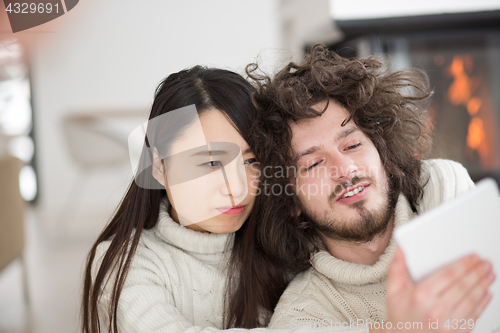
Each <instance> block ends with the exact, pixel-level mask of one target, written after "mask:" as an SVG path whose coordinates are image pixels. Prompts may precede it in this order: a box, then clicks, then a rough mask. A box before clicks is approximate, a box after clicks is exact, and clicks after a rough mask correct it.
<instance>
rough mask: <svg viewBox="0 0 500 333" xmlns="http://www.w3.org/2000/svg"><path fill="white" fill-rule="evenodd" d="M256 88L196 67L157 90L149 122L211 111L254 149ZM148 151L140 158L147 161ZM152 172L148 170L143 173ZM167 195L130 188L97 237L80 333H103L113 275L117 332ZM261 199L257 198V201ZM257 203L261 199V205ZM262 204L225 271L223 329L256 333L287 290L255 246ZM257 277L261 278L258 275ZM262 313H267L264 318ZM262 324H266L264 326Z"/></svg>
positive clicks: (112, 314)
mask: <svg viewBox="0 0 500 333" xmlns="http://www.w3.org/2000/svg"><path fill="white" fill-rule="evenodd" d="M253 92H254V88H253V87H252V86H251V85H250V84H249V83H248V82H247V81H245V79H243V77H241V76H240V75H238V74H236V73H233V72H230V71H227V70H221V69H214V68H205V67H200V66H196V67H193V68H191V69H187V70H183V71H180V72H178V73H175V74H172V75H170V76H168V77H167V78H166V79H165V80H164V81H163V82H162V83H161V84H160V85H159V86H158V88H157V89H156V92H155V98H154V102H153V105H152V108H151V114H150V117H149V119H153V118H155V117H157V116H159V115H162V114H164V113H166V112H169V111H172V110H176V109H179V108H182V107H185V106H188V105H192V104H195V105H196V108H197V110H198V113H201V112H203V111H206V110H209V109H217V110H219V111H220V112H222V113H223V114H224V115H225V116H226V117H227V118H228V120H229V121H230V123H231V124H233V126H234V127H235V128H236V129H237V130H238V132H239V133H240V134H241V135H242V137H243V138H244V139H245V140H246V141H247V143H248V144H249V145H250V147H252V141H251V135H250V127H251V125H252V123H254V117H255V110H254V106H253V104H252V102H251V95H252V94H253ZM145 155H146V154H145V152H143V156H142V158H145ZM148 172H149V173H150V172H151V168H149V169H146V171H145V173H148ZM165 196H166V193H165V190H164V189H161V190H155V189H145V188H142V187H139V186H138V185H137V184H136V183H135V181H132V183H131V184H130V186H129V188H128V191H127V193H126V195H125V196H124V198H123V200H122V202H121V204H120V205H119V207H118V208H117V210H116V213H115V215H114V216H113V218H112V219H111V221H110V222H109V223H108V225H107V226H106V228H105V229H104V230H103V231H102V233H101V234H100V235H99V237H98V238H97V240H96V242H95V243H94V245H93V246H92V248H91V250H90V253H89V255H88V258H87V262H86V268H85V277H84V288H83V300H82V332H84V333H98V332H100V329H101V324H100V322H99V313H98V303H99V297H100V294H101V289H102V287H103V286H104V285H105V283H106V282H107V279H108V277H109V275H110V274H111V272H112V271H113V273H114V274H116V279H115V280H114V284H113V286H112V296H111V303H110V307H109V309H107V311H108V314H107V315H108V318H109V323H108V324H109V328H108V329H109V331H110V332H113V333H117V332H118V325H117V309H118V301H119V298H120V294H121V291H122V289H123V285H124V283H125V279H126V277H127V272H128V270H129V267H130V263H131V261H132V258H133V256H134V253H135V251H136V249H137V245H138V243H139V238H140V236H141V233H142V231H143V230H144V229H151V228H153V227H155V226H156V224H157V223H158V215H159V210H160V202H161V200H162V199H163V197H165ZM257 199H258V198H257ZM257 201H258V200H257ZM258 205H259V204H258V202H257V203H256V205H255V207H254V209H253V212H252V213H251V215H250V217H249V218H248V220H247V221H246V223H245V224H244V225H243V227H242V228H241V229H240V230H239V231H237V232H236V235H235V238H234V246H233V248H232V250H231V260H230V265H229V269H228V277H229V278H228V282H227V287H226V294H225V296H226V297H225V306H224V326H225V327H226V328H229V327H245V328H252V327H257V326H260V325H262V324H265V323H266V322H267V320H268V319H269V316H265V315H264V316H263V313H264V314H269V313H271V312H272V310H273V309H274V306H275V305H276V303H277V301H278V299H279V297H280V295H281V293H282V292H283V290H284V288H285V287H286V281H285V274H284V272H283V271H282V270H280V269H279V265H274V263H273V262H271V261H270V260H268V258H267V256H266V255H265V253H264V252H263V251H262V250H261V248H260V247H258V246H255V245H254V237H253V234H254V232H253V231H252V230H254V229H255V226H256V222H257V217H256V214H255V212H256V210H258ZM103 241H111V243H110V245H109V248H108V250H107V251H106V254H105V255H104V258H103V259H102V263H101V264H100V267H99V268H98V271H97V272H96V273H94V274H92V272H91V268H92V263H93V262H94V260H95V259H96V258H95V256H96V249H97V246H98V245H99V244H100V243H102V242H103ZM257 270H258V273H259V274H258V275H257V274H256V272H257ZM263 311H264V312H263ZM262 320H264V322H262Z"/></svg>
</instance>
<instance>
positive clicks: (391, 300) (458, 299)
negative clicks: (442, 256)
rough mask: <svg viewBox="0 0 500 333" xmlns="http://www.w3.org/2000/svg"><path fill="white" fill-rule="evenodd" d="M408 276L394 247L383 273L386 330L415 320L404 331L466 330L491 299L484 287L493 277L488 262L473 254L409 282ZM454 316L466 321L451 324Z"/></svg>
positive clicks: (400, 256) (463, 331)
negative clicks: (390, 325)
mask: <svg viewBox="0 0 500 333" xmlns="http://www.w3.org/2000/svg"><path fill="white" fill-rule="evenodd" d="M408 276H409V275H408V271H407V268H406V262H405V259H404V255H403V252H402V251H401V250H400V249H399V248H398V249H397V251H396V256H395V258H394V261H393V262H392V264H391V266H390V267H389V272H388V277H387V316H388V322H390V323H391V324H392V329H389V330H387V332H389V331H390V332H398V330H395V328H396V325H397V324H398V323H403V324H405V323H415V322H421V323H422V325H421V326H420V327H419V329H417V330H414V329H413V328H412V329H410V330H407V331H406V332H410V331H411V332H413V331H418V332H433V333H437V332H461V333H467V332H470V331H471V330H472V329H473V326H472V325H470V326H469V323H471V324H473V323H475V322H476V320H477V319H478V318H479V316H480V315H481V313H482V312H483V310H484V309H485V308H486V306H487V305H488V303H489V302H490V300H491V294H490V293H489V292H488V288H489V287H490V285H491V284H492V283H493V281H494V280H495V274H494V273H493V270H492V266H491V264H490V263H489V262H488V261H485V260H481V259H480V258H479V257H478V256H477V255H469V256H467V257H464V258H462V259H460V260H458V261H456V262H454V263H452V264H450V265H448V266H446V267H444V268H442V269H440V270H439V271H437V272H435V273H433V274H431V275H429V276H428V277H426V278H425V279H423V280H422V281H420V282H419V283H417V284H415V285H413V286H411V285H409V284H408ZM457 320H458V323H464V322H465V323H467V324H466V325H454V324H453V323H457ZM436 322H437V325H433V327H429V323H436ZM446 323H448V325H446ZM465 326H466V327H465ZM460 328H463V329H460ZM401 331H405V330H404V329H402V330H401ZM379 332H384V330H380V331H379Z"/></svg>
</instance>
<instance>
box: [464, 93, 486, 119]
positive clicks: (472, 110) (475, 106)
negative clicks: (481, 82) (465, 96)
mask: <svg viewBox="0 0 500 333" xmlns="http://www.w3.org/2000/svg"><path fill="white" fill-rule="evenodd" d="M481 104H483V101H481V99H480V98H479V97H472V98H471V100H470V101H469V103H467V111H468V112H469V114H470V115H471V117H474V116H475V115H476V113H477V111H479V108H480V107H481Z"/></svg>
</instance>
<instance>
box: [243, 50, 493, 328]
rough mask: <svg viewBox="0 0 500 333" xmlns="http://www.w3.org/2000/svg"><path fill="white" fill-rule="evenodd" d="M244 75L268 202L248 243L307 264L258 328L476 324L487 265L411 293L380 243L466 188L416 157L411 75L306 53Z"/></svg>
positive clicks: (441, 276) (421, 132) (475, 264)
mask: <svg viewBox="0 0 500 333" xmlns="http://www.w3.org/2000/svg"><path fill="white" fill-rule="evenodd" d="M250 76H251V77H253V78H254V79H257V82H258V84H260V87H259V88H260V89H259V93H258V94H257V95H256V96H255V101H256V104H257V105H258V107H259V108H260V115H261V116H260V120H259V123H258V124H257V125H258V126H257V128H256V133H255V134H256V137H257V138H260V140H261V143H260V144H259V146H260V147H262V148H261V149H260V151H257V152H256V155H257V157H258V158H259V159H260V161H261V163H262V164H263V165H266V166H273V168H274V169H275V170H274V172H266V170H265V168H263V169H264V177H263V178H262V179H261V180H262V181H263V187H264V189H266V188H267V189H270V190H269V191H268V192H267V194H271V195H270V196H268V197H266V198H265V200H262V202H263V203H262V208H261V209H262V223H261V224H260V225H259V226H258V228H260V230H258V235H260V242H261V244H262V245H263V246H264V247H265V248H266V249H267V250H268V251H269V253H272V254H273V255H274V256H275V257H276V259H278V260H281V261H282V262H283V263H284V265H287V266H288V267H290V268H291V269H292V270H300V269H301V268H303V267H305V266H306V265H307V263H306V261H307V262H309V259H310V264H311V265H312V267H311V268H310V269H308V270H307V271H305V272H302V273H300V274H298V275H297V276H296V277H295V279H294V280H293V281H292V282H291V283H290V285H289V287H288V288H287V290H286V291H285V293H284V294H283V296H282V298H281V299H280V301H279V303H278V305H277V307H276V309H275V313H274V316H273V318H272V320H271V323H270V326H269V327H271V328H279V327H290V328H294V327H301V326H309V327H322V326H332V327H334V326H335V327H351V328H352V327H353V324H354V326H356V328H359V325H362V326H363V327H367V329H369V330H370V332H376V331H378V330H380V331H385V330H388V331H395V329H396V328H398V329H401V328H403V329H408V330H409V331H412V330H418V331H426V330H428V331H432V332H437V331H439V330H445V327H444V325H445V323H446V320H447V319H449V320H454V319H457V320H463V319H465V320H469V319H473V320H475V319H477V318H478V316H479V315H480V314H481V312H482V310H483V309H484V308H485V307H486V305H487V304H488V302H489V300H490V298H491V296H490V295H489V294H488V287H489V286H490V285H491V283H492V282H493V280H494V278H495V276H494V274H493V272H492V267H491V265H490V264H489V263H488V262H485V261H482V260H480V259H479V258H477V257H476V256H469V257H467V258H464V259H462V260H460V261H457V262H456V263H453V264H451V265H449V266H447V267H445V268H443V269H442V270H440V271H438V272H436V273H434V274H432V275H431V276H430V277H428V278H426V279H425V280H423V281H421V282H419V283H417V284H413V283H411V282H408V281H409V279H408V277H407V271H406V267H405V263H404V258H403V256H402V254H401V252H400V251H399V250H397V246H396V243H395V241H394V240H393V238H392V234H393V230H394V228H395V227H397V226H399V225H402V224H404V223H406V222H407V221H408V220H410V219H411V218H412V217H413V216H414V215H415V214H419V213H422V212H425V211H427V210H429V209H431V208H433V207H435V206H437V205H439V204H440V203H442V202H444V201H446V200H450V199H452V198H454V197H456V196H457V195H459V194H460V193H463V192H465V191H467V190H469V189H470V188H472V187H473V186H474V184H473V182H472V181H471V180H470V178H469V176H468V174H467V171H466V170H465V169H464V168H463V167H462V166H461V165H459V164H458V163H455V162H452V161H446V160H428V161H424V160H422V157H423V156H424V155H425V153H426V151H427V150H428V148H429V146H430V144H429V142H430V140H429V139H428V133H427V132H426V128H425V124H426V123H425V121H426V119H425V106H426V105H425V102H426V100H427V99H428V97H429V96H430V93H428V92H427V91H428V89H427V85H426V80H425V79H424V76H423V75H422V73H420V72H418V71H416V70H407V71H401V72H396V73H388V72H385V71H383V70H382V64H381V63H380V62H379V61H377V60H375V59H373V58H368V59H361V60H353V61H349V60H347V59H343V58H341V57H339V56H337V55H336V54H334V53H332V52H329V51H328V50H326V49H325V48H324V47H322V46H315V47H314V48H313V49H312V50H311V53H310V54H309V55H308V56H307V57H306V59H305V60H304V61H303V62H302V63H301V64H294V63H290V64H289V65H288V66H286V67H285V68H284V69H283V70H281V71H280V72H279V73H278V74H277V75H276V76H275V77H274V78H273V79H272V80H271V79H267V78H266V77H259V76H257V75H256V74H255V72H253V73H252V72H250ZM290 166H295V167H296V168H295V170H294V172H293V173H292V174H291V173H290V172H288V171H289V170H290ZM279 170H286V171H287V172H286V173H283V172H279ZM290 185H292V186H293V191H287V190H288V189H289V188H290ZM277 188H281V189H282V190H281V191H280V192H279V193H278V192H277V190H276V189H277ZM280 194H281V195H280ZM278 236H279V237H278ZM422 246H425V244H423V245H422ZM391 262H392V265H391ZM436 321H438V322H439V323H438V325H439V327H438V328H439V330H436V327H435V325H432V327H431V323H434V322H436ZM367 323H369V325H366V324H367ZM398 324H399V325H398ZM401 324H402V326H401ZM408 324H409V327H408ZM461 332H464V330H461Z"/></svg>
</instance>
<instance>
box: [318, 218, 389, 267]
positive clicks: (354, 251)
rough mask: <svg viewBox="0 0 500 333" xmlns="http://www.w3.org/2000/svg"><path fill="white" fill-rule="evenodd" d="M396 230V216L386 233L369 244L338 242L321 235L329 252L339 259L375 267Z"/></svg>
mask: <svg viewBox="0 0 500 333" xmlns="http://www.w3.org/2000/svg"><path fill="white" fill-rule="evenodd" d="M393 230H394V216H393V217H392V218H391V221H390V222H389V226H388V227H387V230H386V231H385V233H383V234H381V235H378V236H376V237H375V238H373V240H371V241H370V242H368V243H362V244H360V243H354V242H346V241H338V240H333V239H331V238H328V237H327V236H325V235H323V234H320V237H321V240H322V241H323V243H324V244H325V246H326V248H327V249H328V252H330V254H331V255H332V256H334V257H335V258H337V259H341V260H344V261H348V262H352V263H355V264H362V265H374V264H376V263H377V261H378V260H379V258H380V256H381V255H382V254H383V253H384V251H385V249H386V248H387V246H388V245H389V242H390V241H391V238H392V231H393Z"/></svg>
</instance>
